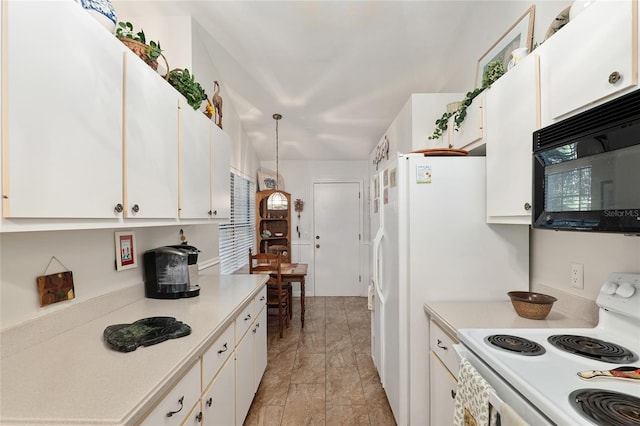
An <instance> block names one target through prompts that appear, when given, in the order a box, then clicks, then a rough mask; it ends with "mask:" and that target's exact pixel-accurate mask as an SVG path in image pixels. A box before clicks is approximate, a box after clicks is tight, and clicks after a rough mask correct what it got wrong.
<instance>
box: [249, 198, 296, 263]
mask: <svg viewBox="0 0 640 426" xmlns="http://www.w3.org/2000/svg"><path fill="white" fill-rule="evenodd" d="M274 192H276V191H275V190H273V189H268V190H265V191H258V192H257V193H256V243H257V244H256V247H257V251H258V253H268V252H269V250H271V252H280V253H281V254H282V255H283V258H282V261H283V262H291V194H289V193H287V192H284V191H278V192H281V193H282V194H284V195H285V196H286V197H287V209H286V210H268V209H267V199H268V198H269V196H270V195H271V194H273V193H274ZM265 230H268V231H269V232H271V236H270V237H266V238H263V237H262V232H263V231H265ZM276 234H278V235H276ZM280 234H282V235H280Z"/></svg>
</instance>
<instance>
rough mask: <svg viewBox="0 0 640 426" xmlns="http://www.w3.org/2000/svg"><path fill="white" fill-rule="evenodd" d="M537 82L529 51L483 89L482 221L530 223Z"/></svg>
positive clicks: (533, 57)
mask: <svg viewBox="0 0 640 426" xmlns="http://www.w3.org/2000/svg"><path fill="white" fill-rule="evenodd" d="M554 37H555V36H554ZM537 81H538V58H537V57H536V56H535V55H530V56H528V57H527V58H525V59H524V60H522V61H520V62H519V63H518V65H517V66H516V67H515V68H513V69H512V70H510V71H509V72H508V73H507V74H505V75H504V76H502V77H501V78H500V79H499V80H498V81H496V82H495V83H494V84H493V85H492V86H491V88H490V89H488V90H486V95H485V114H486V123H487V126H486V127H487V128H486V132H485V140H486V149H487V222H490V223H515V224H524V225H528V224H530V223H531V170H532V164H531V162H532V159H531V158H532V157H531V156H532V145H533V142H532V133H533V131H534V130H536V129H537V128H538V120H539V119H538V116H539V114H538V111H539V106H538V105H539V102H538V85H537Z"/></svg>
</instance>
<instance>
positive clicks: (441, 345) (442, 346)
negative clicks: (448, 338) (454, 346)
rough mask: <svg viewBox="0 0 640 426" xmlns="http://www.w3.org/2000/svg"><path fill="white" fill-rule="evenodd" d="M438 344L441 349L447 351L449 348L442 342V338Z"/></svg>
mask: <svg viewBox="0 0 640 426" xmlns="http://www.w3.org/2000/svg"><path fill="white" fill-rule="evenodd" d="M437 346H438V347H439V348H440V349H444V350H445V351H446V350H447V349H449V348H447V347H446V346H445V345H443V344H442V340H440V339H438V343H437Z"/></svg>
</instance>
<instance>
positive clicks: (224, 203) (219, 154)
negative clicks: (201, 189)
mask: <svg viewBox="0 0 640 426" xmlns="http://www.w3.org/2000/svg"><path fill="white" fill-rule="evenodd" d="M212 129H213V137H212V149H211V212H212V215H211V217H213V218H216V219H228V218H229V210H230V205H231V198H230V197H231V186H230V185H231V140H230V139H229V136H227V134H226V133H225V132H223V131H222V129H220V128H219V127H218V126H216V125H215V124H212Z"/></svg>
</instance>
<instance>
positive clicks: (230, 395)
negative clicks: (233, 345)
mask: <svg viewBox="0 0 640 426" xmlns="http://www.w3.org/2000/svg"><path fill="white" fill-rule="evenodd" d="M234 368H235V361H234V359H233V357H231V358H229V360H228V361H227V363H226V364H225V365H224V366H223V367H222V369H221V370H220V373H219V374H218V376H217V377H216V379H215V380H214V382H213V383H212V384H211V386H210V387H209V388H208V389H207V390H206V391H205V393H204V394H203V397H202V408H203V411H204V421H203V424H204V425H206V426H230V425H234V424H235V423H236V421H235V418H236V412H235V402H236V400H235V397H236V382H235V374H234V373H235V370H234Z"/></svg>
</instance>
